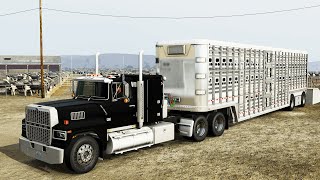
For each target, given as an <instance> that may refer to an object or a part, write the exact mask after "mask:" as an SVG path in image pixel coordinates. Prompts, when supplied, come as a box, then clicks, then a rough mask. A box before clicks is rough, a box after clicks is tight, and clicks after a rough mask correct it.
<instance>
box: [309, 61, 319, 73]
mask: <svg viewBox="0 0 320 180" xmlns="http://www.w3.org/2000/svg"><path fill="white" fill-rule="evenodd" d="M308 71H318V72H319V71H320V61H315V62H309V63H308Z"/></svg>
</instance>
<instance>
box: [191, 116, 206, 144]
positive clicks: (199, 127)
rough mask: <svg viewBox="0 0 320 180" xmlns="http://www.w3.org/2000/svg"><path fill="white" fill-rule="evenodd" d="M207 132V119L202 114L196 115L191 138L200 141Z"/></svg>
mask: <svg viewBox="0 0 320 180" xmlns="http://www.w3.org/2000/svg"><path fill="white" fill-rule="evenodd" d="M207 134H208V121H207V120H206V118H205V117H204V116H198V117H197V118H196V119H195V120H194V125H193V132H192V138H193V140H195V141H197V142H200V141H203V140H204V139H205V138H206V137H207Z"/></svg>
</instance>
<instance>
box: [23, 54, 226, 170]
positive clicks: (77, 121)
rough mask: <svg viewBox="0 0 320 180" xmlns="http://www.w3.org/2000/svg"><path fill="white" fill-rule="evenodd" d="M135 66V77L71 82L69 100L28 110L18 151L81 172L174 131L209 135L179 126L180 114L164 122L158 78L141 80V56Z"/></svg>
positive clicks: (198, 127)
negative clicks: (103, 159)
mask: <svg viewBox="0 0 320 180" xmlns="http://www.w3.org/2000/svg"><path fill="white" fill-rule="evenodd" d="M139 67H140V73H139V75H129V74H128V75H124V74H122V75H118V76H114V75H111V76H108V77H101V76H89V77H87V76H83V77H79V78H77V79H75V80H74V81H73V85H74V87H73V89H75V91H74V97H73V99H66V100H59V101H50V102H44V103H38V104H30V105H28V106H27V107H26V116H25V119H23V120H22V137H21V138H20V139H19V145H20V150H21V151H22V152H24V153H25V154H26V155H28V156H30V157H33V158H36V159H38V160H41V161H44V162H46V163H49V164H62V163H65V164H66V166H67V167H68V168H69V169H71V170H73V171H75V172H77V173H86V172H88V171H90V170H91V169H93V168H94V166H95V165H96V163H97V161H98V158H99V157H102V158H103V157H104V155H106V154H122V153H124V152H127V151H131V150H137V149H139V148H143V147H150V146H152V145H154V144H159V143H163V142H167V141H171V140H174V135H175V131H177V130H178V131H180V132H182V133H183V135H184V136H188V137H190V138H191V137H193V138H194V139H195V140H196V141H202V140H203V139H204V138H205V137H206V136H207V132H208V124H207V122H206V120H205V119H204V118H203V117H202V116H198V117H196V116H195V117H189V118H195V119H194V120H195V121H194V123H192V124H191V123H182V122H180V119H181V116H179V115H175V116H170V117H168V112H167V105H168V100H167V99H168V96H167V95H164V93H163V84H164V78H163V76H161V75H142V54H140V66H139ZM223 120H224V119H223ZM192 122H193V121H192ZM220 123H224V121H222V122H220ZM222 127H223V128H222V129H221V127H220V132H219V133H220V134H222V132H223V130H224V127H225V126H224V125H222Z"/></svg>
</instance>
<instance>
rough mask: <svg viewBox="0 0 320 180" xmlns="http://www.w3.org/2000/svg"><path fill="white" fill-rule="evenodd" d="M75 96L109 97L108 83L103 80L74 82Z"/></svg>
mask: <svg viewBox="0 0 320 180" xmlns="http://www.w3.org/2000/svg"><path fill="white" fill-rule="evenodd" d="M76 83H77V85H76V91H75V95H76V97H100V98H105V99H109V84H107V83H103V82H89V81H77V82H76Z"/></svg>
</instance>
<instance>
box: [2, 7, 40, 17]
mask: <svg viewBox="0 0 320 180" xmlns="http://www.w3.org/2000/svg"><path fill="white" fill-rule="evenodd" d="M38 9H39V8H33V9H26V10H22V11H16V12H11V13H7V14H0V16H10V15H15V14H21V13H25V12H30V11H34V10H38Z"/></svg>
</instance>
